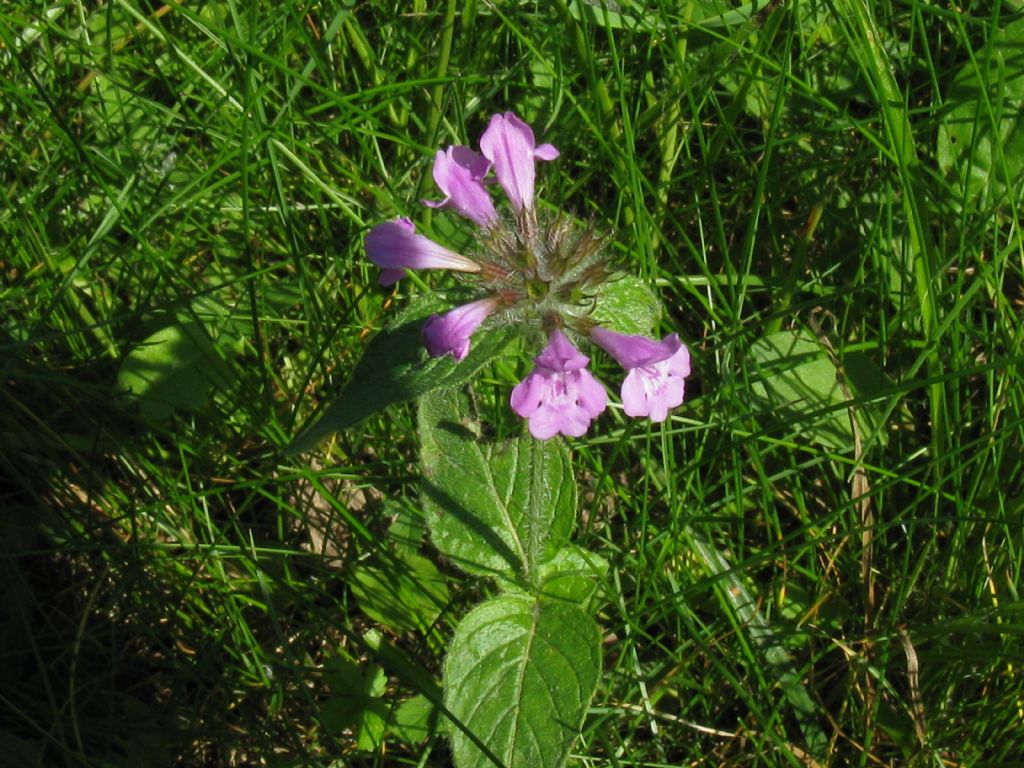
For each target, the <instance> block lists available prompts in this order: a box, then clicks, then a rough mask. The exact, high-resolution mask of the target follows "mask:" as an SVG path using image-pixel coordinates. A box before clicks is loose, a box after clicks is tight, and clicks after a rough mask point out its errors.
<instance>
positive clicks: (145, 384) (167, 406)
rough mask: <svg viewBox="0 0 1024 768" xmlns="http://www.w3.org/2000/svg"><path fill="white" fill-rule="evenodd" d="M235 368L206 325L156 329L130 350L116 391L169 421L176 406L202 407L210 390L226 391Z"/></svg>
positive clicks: (183, 324) (149, 414)
mask: <svg viewBox="0 0 1024 768" xmlns="http://www.w3.org/2000/svg"><path fill="white" fill-rule="evenodd" d="M230 377H231V368H230V366H228V364H227V363H225V362H224V360H223V358H222V357H221V355H220V353H219V352H218V349H217V347H216V346H215V345H214V343H213V341H212V340H211V339H210V335H209V334H208V333H207V331H206V329H205V327H204V326H203V325H202V324H201V323H198V322H194V321H181V322H175V323H172V324H170V325H167V326H165V327H163V328H161V329H160V330H158V331H156V333H153V334H152V335H150V336H149V337H147V338H146V339H145V340H144V341H142V342H141V343H140V344H139V345H138V346H136V347H135V348H134V349H132V351H131V352H129V353H128V354H127V355H126V356H125V358H124V360H123V361H122V363H121V369H120V371H118V374H117V388H118V389H119V390H120V391H121V392H124V393H127V394H129V395H132V396H133V397H134V398H136V399H137V400H138V403H139V409H140V411H141V413H142V415H143V416H144V417H145V418H147V419H165V418H168V417H170V416H171V414H173V413H174V410H175V409H176V408H182V409H196V408H199V407H201V406H202V405H203V404H204V403H205V402H206V398H207V394H208V392H209V390H210V388H211V387H213V386H221V387H224V386H226V385H227V383H228V382H229V381H230Z"/></svg>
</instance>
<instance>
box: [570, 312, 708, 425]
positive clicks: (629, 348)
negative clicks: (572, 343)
mask: <svg viewBox="0 0 1024 768" xmlns="http://www.w3.org/2000/svg"><path fill="white" fill-rule="evenodd" d="M590 338H592V339H593V340H594V342H595V343H596V344H597V345H598V346H599V347H601V348H602V349H603V350H604V351H605V352H607V353H608V354H609V355H611V356H612V357H614V358H615V359H616V360H617V361H618V362H619V365H621V366H622V367H623V368H625V369H626V370H627V371H628V373H627V374H626V380H625V381H623V382H622V409H623V410H624V411H625V412H626V415H627V416H633V417H637V416H649V417H650V419H651V421H664V420H665V419H666V418H667V417H668V412H669V410H670V409H671V408H675V407H676V406H677V405H679V404H680V403H682V402H683V390H684V384H685V382H684V379H685V378H686V377H687V376H689V375H690V351H689V350H688V349H687V348H686V345H685V344H683V343H682V342H681V341H679V336H678V335H677V334H674V333H673V334H670V335H669V336H666V337H665V338H664V339H662V340H661V341H654V340H653V339H648V338H646V337H644V336H629V335H626V334H623V333H615V331H609V330H607V329H605V328H600V327H598V328H594V329H593V330H592V331H591V332H590Z"/></svg>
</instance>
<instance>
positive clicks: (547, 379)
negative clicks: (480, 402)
mask: <svg viewBox="0 0 1024 768" xmlns="http://www.w3.org/2000/svg"><path fill="white" fill-rule="evenodd" d="M587 360H588V358H587V357H586V355H581V354H580V353H579V352H578V351H577V350H576V348H575V347H573V346H572V343H571V342H570V341H569V340H568V339H567V338H565V335H564V334H562V332H561V331H559V330H557V329H556V330H555V331H553V332H552V334H551V339H550V341H549V342H548V346H547V347H546V348H545V350H544V351H543V352H542V353H541V354H540V355H538V356H537V358H536V361H537V367H536V368H535V369H534V370H533V372H532V373H530V375H529V376H527V377H526V378H525V379H524V380H523V381H521V382H520V383H519V384H518V385H516V387H515V388H514V389H513V390H512V396H511V398H510V400H509V402H510V404H511V406H512V410H514V411H515V412H516V413H517V414H519V415H520V416H522V417H524V418H526V419H529V427H530V434H531V435H533V436H534V437H536V438H537V439H538V440H547V439H548V438H550V437H554V436H555V435H557V434H563V435H566V436H567V437H579V436H580V435H583V434H584V433H586V431H587V429H588V428H589V427H590V422H591V421H592V420H593V419H594V418H596V417H597V416H598V415H599V414H600V413H601V412H602V411H604V409H605V408H606V407H607V405H608V393H607V392H605V389H604V387H602V386H601V384H600V382H598V380H597V379H595V378H594V376H593V374H591V373H590V371H588V370H587V369H586V368H585V367H584V366H585V365H586V363H587ZM544 361H547V362H548V363H550V365H546V364H545V363H544ZM581 361H582V362H581ZM552 366H553V367H552ZM567 366H575V367H567Z"/></svg>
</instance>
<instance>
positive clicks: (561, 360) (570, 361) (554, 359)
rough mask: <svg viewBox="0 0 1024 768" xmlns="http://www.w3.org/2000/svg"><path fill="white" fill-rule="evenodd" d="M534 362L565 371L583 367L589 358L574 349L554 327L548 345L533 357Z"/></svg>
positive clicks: (553, 369)
mask: <svg viewBox="0 0 1024 768" xmlns="http://www.w3.org/2000/svg"><path fill="white" fill-rule="evenodd" d="M534 362H536V363H537V365H538V366H540V367H542V368H546V369H548V370H549V371H561V372H565V371H575V370H578V369H580V368H583V367H585V366H586V365H587V363H589V362H590V358H589V357H587V356H586V355H584V354H583V353H582V352H580V351H579V350H578V349H576V347H574V346H573V345H572V342H571V341H569V339H567V338H566V337H565V334H564V333H562V331H561V330H559V329H558V328H555V329H554V330H553V331H552V332H551V336H550V337H549V339H548V345H547V346H546V347H545V348H544V351H543V352H541V353H540V354H539V355H537V357H535V358H534Z"/></svg>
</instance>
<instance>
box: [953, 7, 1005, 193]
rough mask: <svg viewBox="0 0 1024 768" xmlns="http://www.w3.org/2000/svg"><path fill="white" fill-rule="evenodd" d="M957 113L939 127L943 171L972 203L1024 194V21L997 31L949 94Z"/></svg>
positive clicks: (954, 83) (969, 64)
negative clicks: (1023, 182)
mask: <svg viewBox="0 0 1024 768" xmlns="http://www.w3.org/2000/svg"><path fill="white" fill-rule="evenodd" d="M946 103H947V104H949V105H953V109H952V110H951V111H950V112H949V113H948V114H947V115H946V116H945V117H944V118H943V120H942V123H941V124H940V125H939V131H938V142H937V146H936V155H937V160H938V164H939V168H940V169H941V170H942V171H943V172H944V173H947V174H950V175H952V176H954V177H955V178H956V179H957V180H958V181H959V182H960V184H961V186H962V188H963V190H964V195H965V197H966V199H967V200H968V201H977V200H979V199H980V200H989V201H999V200H1001V199H1003V198H1004V197H1005V195H1006V194H1007V192H1010V193H1011V194H1018V192H1017V190H1018V181H1019V180H1020V177H1021V174H1022V172H1024V20H1017V21H1014V22H1012V23H1011V24H1008V25H1007V26H1006V27H1005V28H1003V29H1000V30H997V31H996V32H995V33H994V34H993V35H992V38H991V39H990V40H989V44H988V45H987V46H985V47H983V48H981V49H980V50H978V51H975V53H974V56H973V57H972V60H971V61H970V62H969V63H968V64H967V65H965V66H964V68H963V69H961V70H960V71H959V72H958V73H957V75H956V77H954V78H953V81H952V83H951V85H950V87H949V90H948V92H947V93H946Z"/></svg>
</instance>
